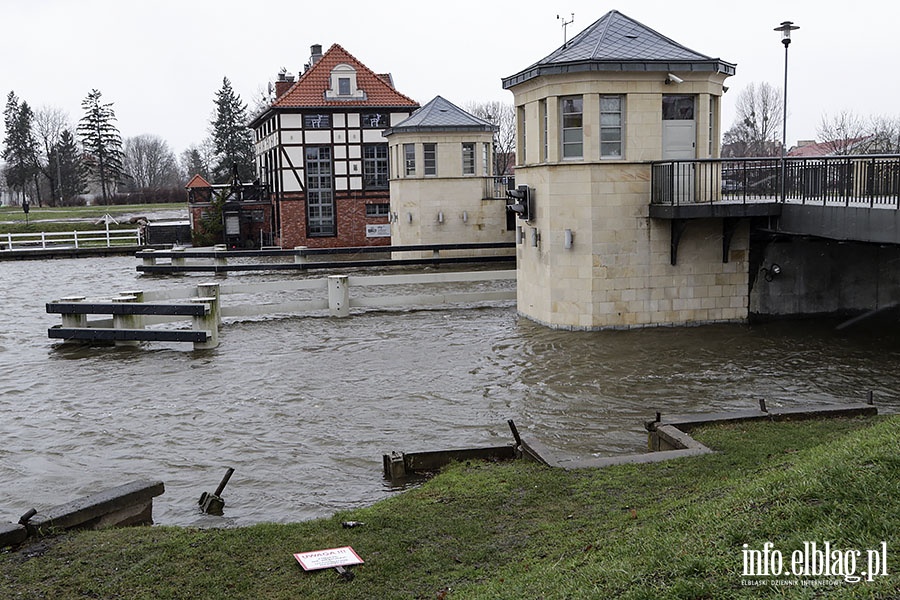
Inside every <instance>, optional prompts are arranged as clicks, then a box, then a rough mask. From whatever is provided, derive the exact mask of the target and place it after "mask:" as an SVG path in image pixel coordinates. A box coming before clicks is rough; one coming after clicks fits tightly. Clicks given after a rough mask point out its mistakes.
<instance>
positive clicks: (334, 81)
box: [325, 63, 366, 100]
mask: <svg viewBox="0 0 900 600" xmlns="http://www.w3.org/2000/svg"><path fill="white" fill-rule="evenodd" d="M325 99H326V100H365V99H366V93H365V92H364V91H363V90H361V89H359V88H358V87H357V84H356V69H354V68H353V67H352V66H350V65H348V64H346V63H341V64H339V65H337V66H335V67H334V68H333V69H332V70H331V87H330V88H329V89H327V90H325Z"/></svg>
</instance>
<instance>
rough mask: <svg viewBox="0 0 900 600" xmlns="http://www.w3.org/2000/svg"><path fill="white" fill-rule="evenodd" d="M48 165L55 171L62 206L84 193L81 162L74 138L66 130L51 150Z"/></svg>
mask: <svg viewBox="0 0 900 600" xmlns="http://www.w3.org/2000/svg"><path fill="white" fill-rule="evenodd" d="M49 163H50V164H51V165H52V166H53V168H54V169H56V170H57V173H56V176H57V179H58V180H59V193H60V197H61V198H62V201H63V204H69V203H71V200H72V198H74V197H75V196H77V195H79V194H83V193H84V192H85V185H84V166H83V164H82V162H81V156H80V154H79V150H78V145H77V144H76V143H75V136H73V135H72V132H70V131H69V130H68V129H66V130H64V131H63V132H62V134H61V135H60V137H59V143H58V144H57V145H56V146H55V147H54V148H53V150H52V152H51V154H50V157H49Z"/></svg>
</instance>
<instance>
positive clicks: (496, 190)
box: [384, 96, 515, 246]
mask: <svg viewBox="0 0 900 600" xmlns="http://www.w3.org/2000/svg"><path fill="white" fill-rule="evenodd" d="M496 130H497V127H496V126H494V125H492V124H491V123H489V122H488V121H485V120H483V119H480V118H478V117H476V116H474V115H471V114H469V113H468V112H466V111H464V110H463V109H461V108H459V107H458V106H456V105H455V104H453V103H452V102H449V101H448V100H445V99H444V98H442V97H441V96H437V97H436V98H434V99H433V100H432V101H431V102H429V103H427V104H426V105H425V106H423V107H422V108H420V109H419V110H417V111H416V112H415V113H413V114H412V116H410V117H409V118H408V119H405V120H403V121H401V122H399V123H397V124H395V125H393V126H392V127H390V128H388V129H387V130H386V131H385V132H384V135H385V137H386V138H387V139H388V145H389V149H390V157H391V172H392V176H391V183H390V191H391V196H390V197H391V221H392V224H391V238H392V243H393V244H394V245H401V246H402V245H411V244H449V243H461V242H466V243H473V242H501V241H508V242H512V241H513V239H514V234H513V230H514V229H515V222H514V221H515V219H514V218H513V217H512V216H511V213H510V214H507V210H506V189H507V185H508V181H511V178H509V177H495V176H494V174H493V173H492V170H493V168H492V165H493V164H494V157H493V155H492V153H493V137H494V132H495V131H496Z"/></svg>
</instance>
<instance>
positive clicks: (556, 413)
mask: <svg viewBox="0 0 900 600" xmlns="http://www.w3.org/2000/svg"><path fill="white" fill-rule="evenodd" d="M135 265H136V261H135V260H134V259H133V258H109V259H82V260H62V261H46V262H27V263H26V262H21V263H2V264H0V284H2V286H3V288H2V289H3V290H4V294H5V298H4V300H5V302H4V304H5V305H6V306H16V307H18V308H19V309H18V311H4V312H3V313H0V321H2V322H0V348H2V350H0V407H2V415H3V419H2V420H0V436H2V439H3V440H4V444H3V447H2V449H0V490H3V491H4V494H3V496H2V498H0V512H2V513H4V514H5V515H6V517H5V518H6V519H7V520H16V519H17V518H18V516H19V515H21V514H22V513H24V512H25V511H26V510H28V509H29V508H31V507H32V506H34V507H36V508H45V507H47V506H48V505H49V504H52V503H56V502H58V501H60V500H62V499H71V498H74V497H77V496H79V495H83V494H88V493H92V492H95V491H98V490H100V489H104V488H106V487H110V486H113V485H119V484H122V483H126V482H128V481H131V480H134V479H147V478H150V479H161V480H163V481H164V482H165V483H166V493H165V494H164V495H163V496H162V497H160V498H158V499H157V500H156V502H155V519H156V521H157V522H159V523H166V524H193V523H196V524H203V525H205V524H210V521H209V518H208V517H205V518H201V516H200V515H199V514H198V512H197V499H198V498H199V496H200V493H201V492H203V491H212V490H213V489H215V487H216V485H217V484H218V482H219V480H220V479H221V477H222V475H223V474H224V472H225V469H226V467H233V468H235V474H234V476H233V477H232V479H231V481H230V482H229V484H228V487H227V488H226V491H225V494H224V497H225V499H226V502H227V506H226V514H227V515H228V518H227V519H226V520H223V521H216V522H217V523H218V522H223V523H229V524H247V523H252V522H258V521H292V520H299V519H306V518H311V517H316V516H323V515H327V514H330V513H332V512H334V511H335V510H339V509H342V508H348V507H353V506H359V505H362V504H366V503H369V502H372V501H374V500H377V499H379V498H382V497H384V496H385V495H386V494H390V493H392V492H391V491H390V487H389V486H386V485H385V483H384V481H383V480H382V479H381V455H382V454H384V453H388V452H390V451H392V450H397V451H405V452H412V451H421V450H434V449H449V448H460V447H467V446H481V445H495V444H497V443H505V442H507V441H511V435H510V433H509V430H508V428H507V426H506V420H507V419H509V418H512V419H515V421H516V423H517V425H518V426H519V429H520V431H521V432H522V434H523V436H526V439H527V438H528V437H532V438H534V439H538V440H540V441H541V442H543V443H544V444H546V445H548V446H549V447H551V448H552V449H554V450H555V451H557V452H560V453H563V454H572V455H604V454H616V453H623V452H633V451H642V450H643V449H644V447H645V443H646V440H645V437H644V432H643V428H642V426H641V424H642V422H643V421H644V420H646V419H649V418H652V416H653V414H654V412H655V411H657V410H660V411H662V412H664V413H669V414H671V413H682V412H704V411H710V410H722V409H728V408H735V407H740V408H746V407H752V406H755V405H756V403H757V401H758V399H759V398H766V400H767V402H769V403H770V404H772V403H774V404H776V405H778V404H780V405H797V404H812V403H821V402H843V401H846V400H847V399H861V398H863V397H864V394H865V391H866V390H869V389H874V390H876V397H877V398H878V399H879V400H880V401H881V402H882V403H884V404H887V405H888V406H893V407H894V408H897V407H900V401H898V397H897V393H896V392H895V390H897V389H900V385H898V384H900V381H898V378H900V376H898V374H897V370H896V368H895V365H896V364H897V359H898V357H900V342H898V341H897V340H898V338H897V336H896V335H892V331H895V329H894V330H887V329H870V330H868V331H866V330H858V331H857V330H854V331H848V332H842V333H838V332H836V331H835V330H834V323H823V322H809V323H776V324H770V325H765V326H758V327H747V326H740V325H727V326H725V325H723V326H708V327H697V328H659V329H646V330H635V331H607V332H567V331H555V330H551V329H548V328H546V327H542V326H540V325H537V324H534V323H532V322H530V321H527V320H524V319H520V318H518V317H517V316H516V314H515V309H514V308H513V307H511V306H509V305H503V306H501V307H494V308H490V307H488V308H473V309H468V310H462V309H458V310H426V311H395V312H369V313H366V314H362V315H358V316H354V317H352V318H350V319H344V320H335V319H330V318H319V317H316V318H284V319H257V320H254V321H248V322H240V321H233V322H226V324H225V325H224V326H223V328H222V332H221V345H220V346H219V347H218V348H217V349H215V350H210V351H202V352H194V351H191V350H185V348H184V346H177V345H166V344H150V345H146V346H143V347H141V348H139V349H130V348H100V349H84V348H78V349H64V348H62V347H58V346H55V345H54V343H53V342H51V341H50V340H48V339H47V335H46V329H47V327H49V326H51V325H54V324H56V323H57V322H58V316H54V315H47V314H46V313H45V311H44V303H45V302H47V301H50V300H54V299H57V298H60V297H62V296H67V295H73V294H84V295H88V296H92V295H94V296H96V295H103V294H113V293H115V292H117V291H120V290H124V289H145V290H149V289H156V288H161V287H167V288H168V287H184V286H187V285H194V284H196V283H197V282H198V281H203V279H200V278H191V277H180V278H159V277H152V278H142V277H140V276H138V275H137V274H136V273H135V270H134V267H135ZM284 277H285V276H284V275H283V274H277V275H272V276H271V278H272V279H278V278H284ZM254 278H256V279H261V278H263V276H260V275H255V276H254ZM249 279H252V278H250V277H248V278H247V279H246V280H249ZM238 280H241V281H243V280H245V278H243V277H234V278H229V279H228V280H227V281H229V282H230V281H238ZM0 516H2V515H0Z"/></svg>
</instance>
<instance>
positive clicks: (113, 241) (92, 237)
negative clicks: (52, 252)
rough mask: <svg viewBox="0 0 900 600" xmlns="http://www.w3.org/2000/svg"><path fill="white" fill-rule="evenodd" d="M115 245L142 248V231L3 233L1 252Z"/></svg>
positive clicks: (0, 243)
mask: <svg viewBox="0 0 900 600" xmlns="http://www.w3.org/2000/svg"><path fill="white" fill-rule="evenodd" d="M113 245H116V246H118V245H127V246H142V245H143V238H142V236H141V230H140V229H100V230H97V231H55V232H45V231H41V232H39V233H2V234H0V250H33V249H38V248H40V249H44V248H85V247H92V248H99V247H106V248H109V247H111V246H113Z"/></svg>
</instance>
